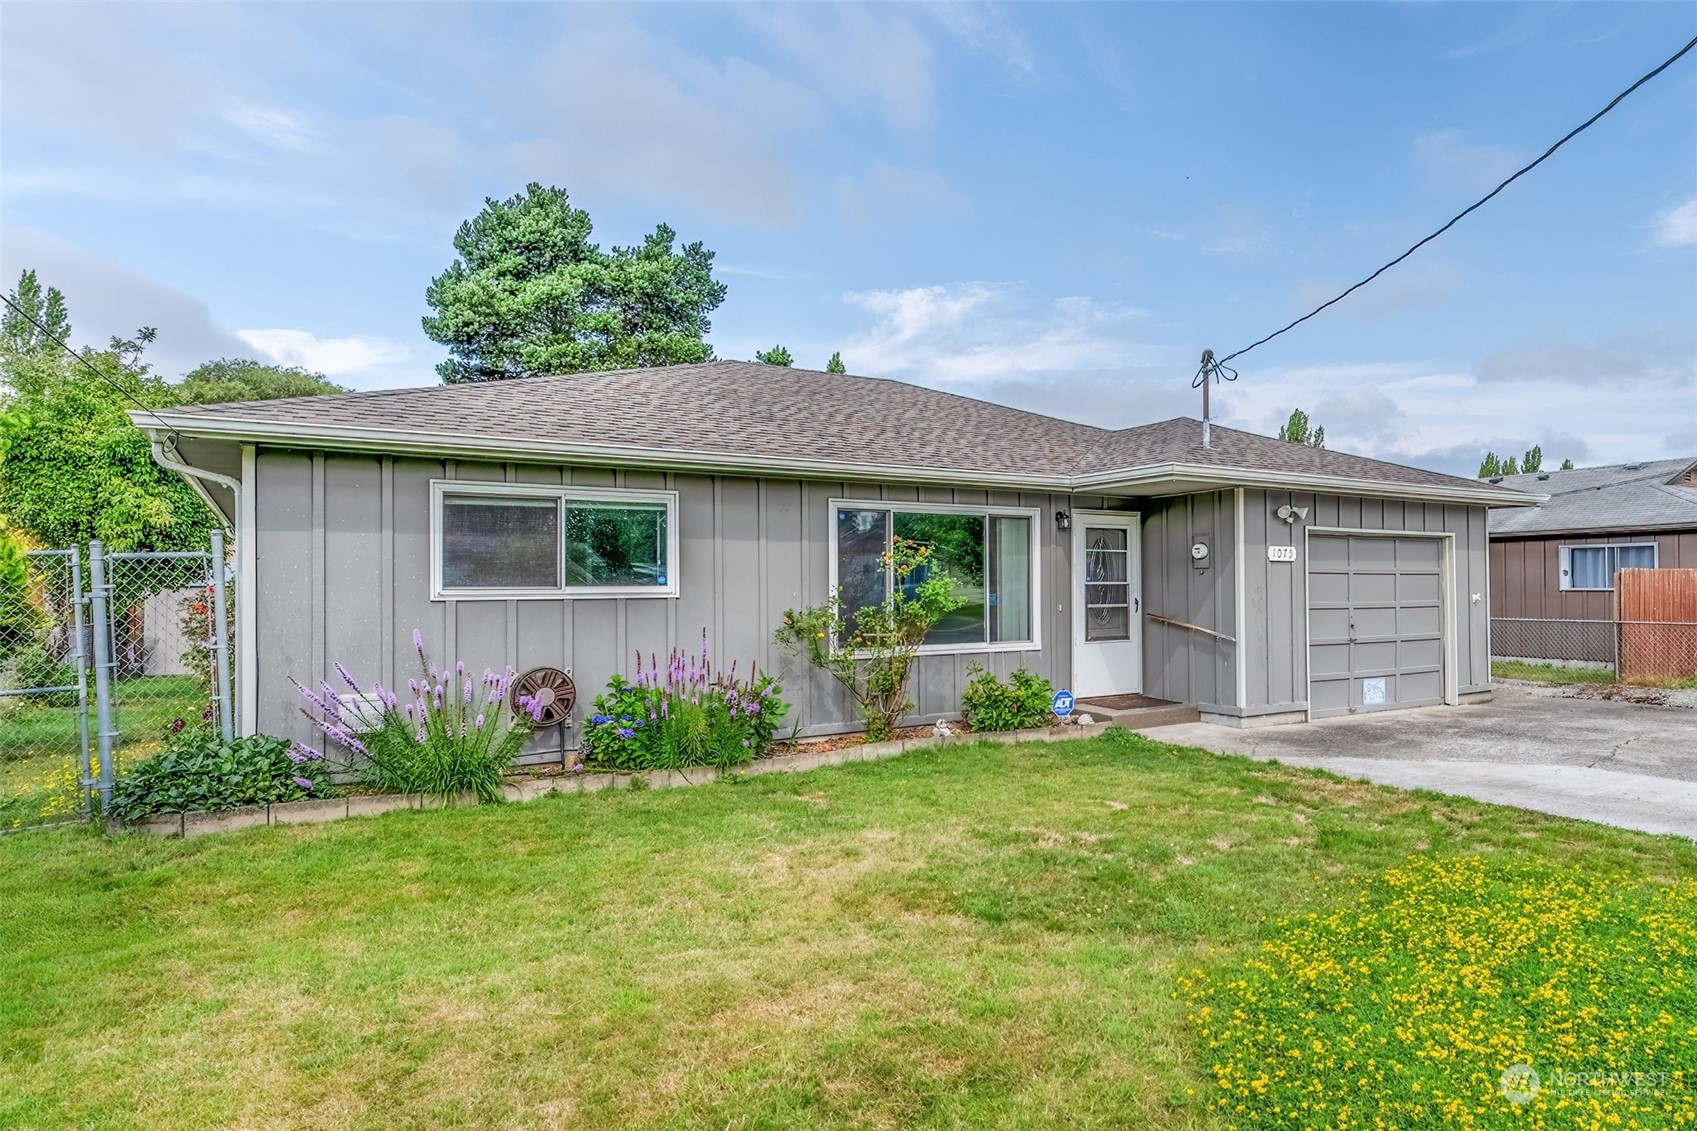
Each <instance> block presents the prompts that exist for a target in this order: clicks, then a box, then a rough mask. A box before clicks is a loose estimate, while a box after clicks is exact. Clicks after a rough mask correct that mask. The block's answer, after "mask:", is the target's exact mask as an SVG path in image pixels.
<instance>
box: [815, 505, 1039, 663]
mask: <svg viewBox="0 0 1697 1131" xmlns="http://www.w3.org/2000/svg"><path fill="white" fill-rule="evenodd" d="M827 505H828V506H829V508H830V509H829V510H828V511H827V512H826V515H827V521H826V523H825V526H826V529H827V530H828V531H829V532H830V533H829V539H830V547H829V551H828V553H827V555H826V557H827V560H828V561H829V563H830V564H829V569H830V581H831V589H832V591H833V592H834V591H835V590H836V588H837V556H838V555H837V511H838V509H839V508H847V509H848V510H865V511H884V512H886V513H888V514H890V515H892V516H893V515H895V514H896V513H898V512H900V513H902V514H972V515H979V516H981V517H983V518H984V519H985V520H986V527H988V520H989V519H991V518H1028V519H1030V520H1031V523H1030V530H1031V549H1030V555H1031V597H1030V600H1031V639H1030V640H1007V641H1002V642H1001V643H997V644H991V643H989V642H985V643H982V644H979V643H971V644H921V645H920V646H919V654H920V655H921V656H964V655H975V654H977V653H980V652H1040V651H1042V650H1043V553H1042V550H1043V538H1042V526H1041V523H1042V520H1043V510H1042V508H1041V507H998V506H991V505H989V504H984V505H979V504H973V503H927V502H924V501H921V500H913V501H908V500H905V499H897V500H890V499H831V500H830V501H829V503H828V504H827ZM891 521H894V520H893V518H892V520H891ZM986 568H987V567H986ZM886 584H888V583H887V582H886ZM986 584H988V579H986Z"/></svg>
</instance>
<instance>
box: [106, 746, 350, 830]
mask: <svg viewBox="0 0 1697 1131" xmlns="http://www.w3.org/2000/svg"><path fill="white" fill-rule="evenodd" d="M334 795H335V790H334V788H333V787H332V786H331V785H330V784H329V782H328V779H327V775H326V772H325V766H324V758H323V755H321V754H319V753H318V752H317V751H314V750H308V749H307V748H306V747H303V746H297V745H293V744H291V743H290V742H289V741H288V740H287V739H283V738H274V737H272V736H271V735H268V734H254V735H249V736H247V737H245V738H237V739H233V740H232V741H230V742H224V741H223V740H222V739H220V738H218V737H217V736H214V735H205V734H193V735H188V736H184V737H183V738H180V739H179V740H178V741H176V742H174V743H173V744H172V745H169V746H167V747H166V748H165V749H164V751H162V752H161V753H159V754H156V755H155V756H153V757H152V758H148V759H147V760H145V761H142V762H138V763H136V764H135V765H133V766H131V767H129V768H128V769H126V770H124V772H123V774H122V776H121V777H119V779H118V781H117V783H116V784H115V785H114V787H113V790H112V806H111V810H110V811H111V812H112V813H114V814H116V815H117V816H119V817H122V818H123V819H125V820H127V821H133V820H136V819H138V818H141V817H147V816H151V815H153V814H155V813H191V812H198V811H202V810H214V811H216V810H221V809H239V808H241V807H242V806H244V805H268V804H272V803H275V802H279V801H305V800H308V799H311V798H315V797H332V796H334Z"/></svg>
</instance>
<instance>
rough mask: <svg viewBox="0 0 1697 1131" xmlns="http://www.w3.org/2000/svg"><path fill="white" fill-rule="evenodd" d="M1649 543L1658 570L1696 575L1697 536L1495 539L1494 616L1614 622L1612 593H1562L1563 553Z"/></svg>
mask: <svg viewBox="0 0 1697 1131" xmlns="http://www.w3.org/2000/svg"><path fill="white" fill-rule="evenodd" d="M1645 542H1654V543H1655V544H1656V566H1657V568H1659V569H1697V530H1668V531H1650V532H1641V533H1628V534H1609V533H1599V534H1567V535H1549V536H1543V537H1518V538H1509V537H1500V538H1496V539H1493V540H1492V542H1491V615H1492V616H1497V617H1533V618H1553V619H1556V620H1613V619H1614V616H1615V595H1614V590H1612V589H1599V590H1586V589H1568V590H1563V589H1562V587H1561V548H1562V547H1563V546H1608V545H1620V544H1623V543H1639V544H1642V543H1645Z"/></svg>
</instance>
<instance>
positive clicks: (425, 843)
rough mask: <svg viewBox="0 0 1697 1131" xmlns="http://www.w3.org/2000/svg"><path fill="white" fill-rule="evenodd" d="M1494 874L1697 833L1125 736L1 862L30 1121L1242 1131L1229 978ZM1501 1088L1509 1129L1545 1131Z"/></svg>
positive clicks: (1636, 859) (10, 1049) (1671, 868)
mask: <svg viewBox="0 0 1697 1131" xmlns="http://www.w3.org/2000/svg"><path fill="white" fill-rule="evenodd" d="M1475 856H1476V857H1479V858H1481V860H1482V861H1484V862H1485V863H1486V864H1488V865H1489V866H1492V867H1495V866H1496V865H1497V864H1498V863H1500V864H1501V865H1502V866H1504V867H1510V868H1533V869H1538V868H1547V869H1559V870H1560V872H1561V873H1562V874H1564V875H1567V876H1572V877H1591V878H1596V879H1597V881H1598V882H1599V883H1604V882H1606V883H1607V884H1609V885H1617V886H1618V885H1628V884H1640V885H1650V886H1652V887H1655V886H1658V885H1659V886H1661V887H1667V886H1668V884H1669V881H1670V880H1671V879H1672V878H1674V877H1680V876H1686V877H1689V876H1692V875H1693V874H1697V845H1693V844H1692V843H1691V842H1689V841H1682V840H1678V839H1675V838H1658V837H1650V836H1644V835H1638V834H1632V833H1626V832H1620V831H1615V830H1610V829H1606V828H1603V827H1601V826H1596V825H1590V824H1586V823H1583V822H1576V821H1565V820H1559V819H1555V818H1545V817H1541V816H1537V815H1533V814H1526V813H1520V812H1516V811H1513V810H1508V809H1502V808H1494V807H1491V806H1485V805H1479V804H1474V803H1471V802H1465V801H1459V800H1447V799H1439V798H1435V797H1433V796H1430V795H1415V794H1409V793H1403V792H1399V791H1396V790H1390V789H1383V788H1379V787H1374V786H1369V785H1365V784H1361V783H1354V782H1345V781H1341V780H1338V779H1335V778H1329V777H1327V776H1324V775H1321V774H1317V773H1313V772H1307V771H1298V770H1295V769H1291V768H1288V767H1281V766H1277V765H1266V764H1256V763H1251V762H1249V761H1247V760H1243V759H1235V758H1220V757H1216V756H1213V755H1208V754H1204V753H1202V752H1200V751H1193V750H1179V749H1176V748H1172V747H1167V746H1163V745H1160V744H1156V743H1152V742H1149V741H1147V740H1142V739H1137V738H1131V737H1129V736H1127V737H1126V738H1125V739H1123V740H1121V741H1114V740H1111V739H1097V740H1091V741H1088V742H1065V743H1055V744H1031V745H1024V746H1018V747H1005V746H987V745H973V746H952V747H947V748H942V749H938V750H934V751H925V752H919V753H913V754H908V755H905V756H903V757H901V758H897V759H893V760H890V761H885V762H875V763H856V764H850V765H846V766H842V767H835V768H830V769H824V770H818V771H814V772H812V773H809V774H804V775H796V776H789V775H771V776H761V777H754V778H747V779H743V780H741V781H738V782H734V783H733V782H726V783H720V784H715V785H711V786H706V787H701V788H695V789H679V790H665V791H633V792H619V793H606V794H594V795H579V796H557V797H553V798H549V799H545V800H542V801H537V802H533V803H530V804H526V805H508V806H493V807H482V808H476V809H462V810H450V811H413V812H401V813H392V814H388V815H386V816H384V817H380V818H371V819H356V820H351V821H343V822H339V823H336V824H330V825H323V826H313V827H294V828H275V829H261V830H253V831H250V832H246V833H236V834H227V835H221V836H213V837H207V838H204V839H200V840H195V841H189V842H182V841H165V840H145V839H142V838H139V837H133V836H126V837H119V838H113V839H107V838H103V837H101V836H99V835H98V834H95V833H93V832H91V831H88V830H84V829H80V828H78V829H56V830H43V831H38V832H34V833H26V834H21V835H18V836H11V837H4V838H0V908H4V913H3V914H0V1127H40V1128H48V1127H101V1128H127V1127H169V1128H222V1127H254V1126H261V1125H263V1126H267V1127H313V1128H339V1127H359V1128H435V1127H515V1128H544V1127H593V1128H599V1127H654V1128H685V1127H692V1128H693V1127H701V1128H727V1127H729V1128H772V1127H798V1128H814V1127H827V1128H829V1127H888V1128H897V1127H965V1128H981V1127H1031V1128H1050V1127H1069V1128H1070V1127H1157V1128H1190V1127H1196V1128H1207V1127H1219V1126H1226V1125H1227V1122H1228V1120H1230V1119H1231V1118H1233V1116H1232V1115H1231V1109H1230V1107H1229V1106H1228V1108H1225V1109H1221V1108H1218V1107H1216V1106H1215V1105H1216V1103H1217V1102H1218V1100H1219V1099H1221V1095H1220V1094H1219V1090H1218V1086H1217V1084H1216V1083H1215V1080H1216V1076H1217V1072H1218V1069H1217V1067H1216V1066H1217V1064H1218V1063H1219V1060H1220V1055H1219V1054H1217V1053H1215V1052H1212V1051H1210V1049H1209V1048H1208V1043H1207V1042H1208V1040H1209V1039H1212V1038H1206V1037H1204V1035H1203V1033H1204V1030H1205V1029H1206V1026H1205V1025H1199V1024H1198V1023H1196V1022H1194V1021H1192V1020H1191V1019H1190V1018H1191V1016H1192V1015H1193V1014H1194V1011H1195V1010H1197V1009H1198V1008H1199V1006H1198V1004H1197V1002H1198V998H1197V990H1196V985H1197V981H1196V976H1195V971H1197V970H1198V969H1204V970H1215V971H1227V970H1229V969H1231V968H1232V966H1233V964H1235V963H1239V962H1241V961H1243V960H1244V959H1245V957H1246V956H1248V955H1252V954H1254V953H1256V952H1257V948H1258V946H1259V944H1261V943H1262V942H1264V941H1269V940H1276V939H1277V938H1279V937H1281V935H1282V934H1283V932H1285V931H1286V930H1288V928H1284V927H1280V926H1279V925H1278V923H1277V920H1278V919H1279V917H1281V916H1286V915H1292V914H1298V913H1302V912H1306V911H1325V910H1327V909H1330V908H1334V907H1337V906H1340V905H1342V904H1343V903H1344V902H1346V901H1349V900H1353V899H1355V898H1356V897H1357V896H1356V893H1357V891H1358V889H1357V888H1356V887H1354V886H1351V885H1354V884H1357V883H1361V884H1373V883H1379V882H1381V878H1382V877H1384V876H1385V875H1387V874H1394V870H1395V869H1399V868H1405V867H1407V866H1409V861H1410V859H1411V858H1413V860H1414V861H1415V862H1416V863H1418V862H1419V861H1426V860H1430V861H1434V862H1447V861H1462V860H1464V859H1466V858H1468V857H1475ZM1470 898H1480V897H1479V896H1478V895H1477V894H1476V893H1475V894H1474V895H1472V896H1470ZM1582 933H1583V932H1582V929H1581V928H1579V927H1570V928H1569V929H1568V930H1567V931H1565V932H1564V934H1563V937H1564V938H1566V939H1567V940H1568V941H1569V943H1571V942H1572V940H1573V939H1575V938H1576V937H1578V935H1579V934H1582ZM1376 937H1377V938H1378V944H1377V945H1380V946H1385V945H1390V946H1392V947H1393V948H1394V946H1395V943H1396V940H1395V939H1387V938H1385V937H1384V936H1383V935H1382V933H1381V934H1380V935H1378V936H1376ZM1663 937H1667V932H1665V931H1664V932H1663ZM1434 939H1435V940H1436V941H1431V942H1430V944H1429V945H1431V946H1441V945H1443V944H1442V934H1441V932H1438V933H1437V934H1436V935H1435V936H1434ZM1422 945H1423V946H1424V945H1428V942H1427V941H1423V943H1422ZM1422 953H1425V952H1422ZM1440 957H1441V956H1440ZM1632 957H1633V956H1632V955H1631V954H1630V953H1627V952H1622V953H1621V954H1620V958H1619V960H1620V961H1630V960H1631V959H1632ZM1691 961H1693V962H1697V958H1692V959H1691ZM1514 969H1520V968H1518V967H1516V968H1513V969H1510V971H1509V975H1508V976H1509V977H1510V978H1511V981H1512V978H1513V977H1515V976H1517V975H1515V974H1514ZM1527 969H1530V968H1527ZM1658 969H1660V967H1658ZM1463 980H1464V981H1467V980H1468V979H1466V978H1464V979H1463ZM1472 981H1477V978H1473V979H1472ZM1469 984H1471V981H1470V982H1469ZM1511 988H1512V989H1514V990H1515V991H1517V992H1518V991H1520V990H1527V989H1530V988H1531V987H1529V986H1525V985H1511ZM1430 1004H1431V1003H1427V1005H1428V1006H1429V1005H1430ZM1561 1014H1562V1009H1561V1005H1560V1002H1557V1001H1550V1002H1547V1003H1546V1004H1545V1006H1543V1007H1541V1008H1540V1011H1539V1012H1538V1016H1540V1017H1547V1018H1552V1019H1555V1020H1557V1021H1559V1019H1560V1017H1561ZM1392 1019H1393V1020H1392V1022H1387V1025H1389V1024H1391V1023H1394V1022H1395V1020H1396V1018H1395V1011H1394V1009H1393V1010H1392ZM1552 1023H1553V1022H1552ZM1464 1055H1465V1054H1464ZM1233 1063H1235V1062H1233ZM1502 1067H1504V1066H1500V1065H1494V1064H1492V1063H1485V1064H1482V1066H1481V1068H1482V1070H1485V1071H1488V1072H1490V1073H1493V1074H1494V1073H1496V1072H1500V1071H1501V1068H1502ZM1495 1102H1496V1106H1495V1107H1491V1108H1490V1110H1489V1111H1488V1113H1487V1115H1485V1116H1481V1117H1479V1118H1478V1119H1477V1120H1476V1122H1475V1125H1477V1126H1481V1127H1489V1126H1530V1125H1531V1124H1528V1123H1527V1122H1526V1121H1525V1120H1524V1119H1522V1120H1520V1121H1519V1122H1516V1121H1515V1119H1514V1118H1512V1116H1513V1115H1514V1111H1512V1110H1511V1108H1510V1107H1509V1105H1507V1104H1506V1101H1503V1100H1501V1099H1500V1097H1499V1098H1498V1099H1497V1100H1496V1101H1495ZM1487 1106H1488V1104H1487ZM1521 1114H1523V1115H1524V1114H1526V1113H1524V1112H1522V1113H1521ZM1393 1125H1400V1126H1409V1125H1412V1124H1408V1123H1406V1122H1404V1123H1400V1124H1393ZM1431 1125H1434V1126H1435V1125H1437V1124H1435V1123H1434V1124H1431ZM1551 1125H1552V1126H1555V1125H1558V1124H1557V1123H1552V1124H1551Z"/></svg>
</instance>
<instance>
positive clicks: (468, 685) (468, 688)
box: [464, 679, 471, 699]
mask: <svg viewBox="0 0 1697 1131" xmlns="http://www.w3.org/2000/svg"><path fill="white" fill-rule="evenodd" d="M464 697H465V698H466V699H470V698H471V680H469V679H468V680H466V681H465V696H464Z"/></svg>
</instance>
